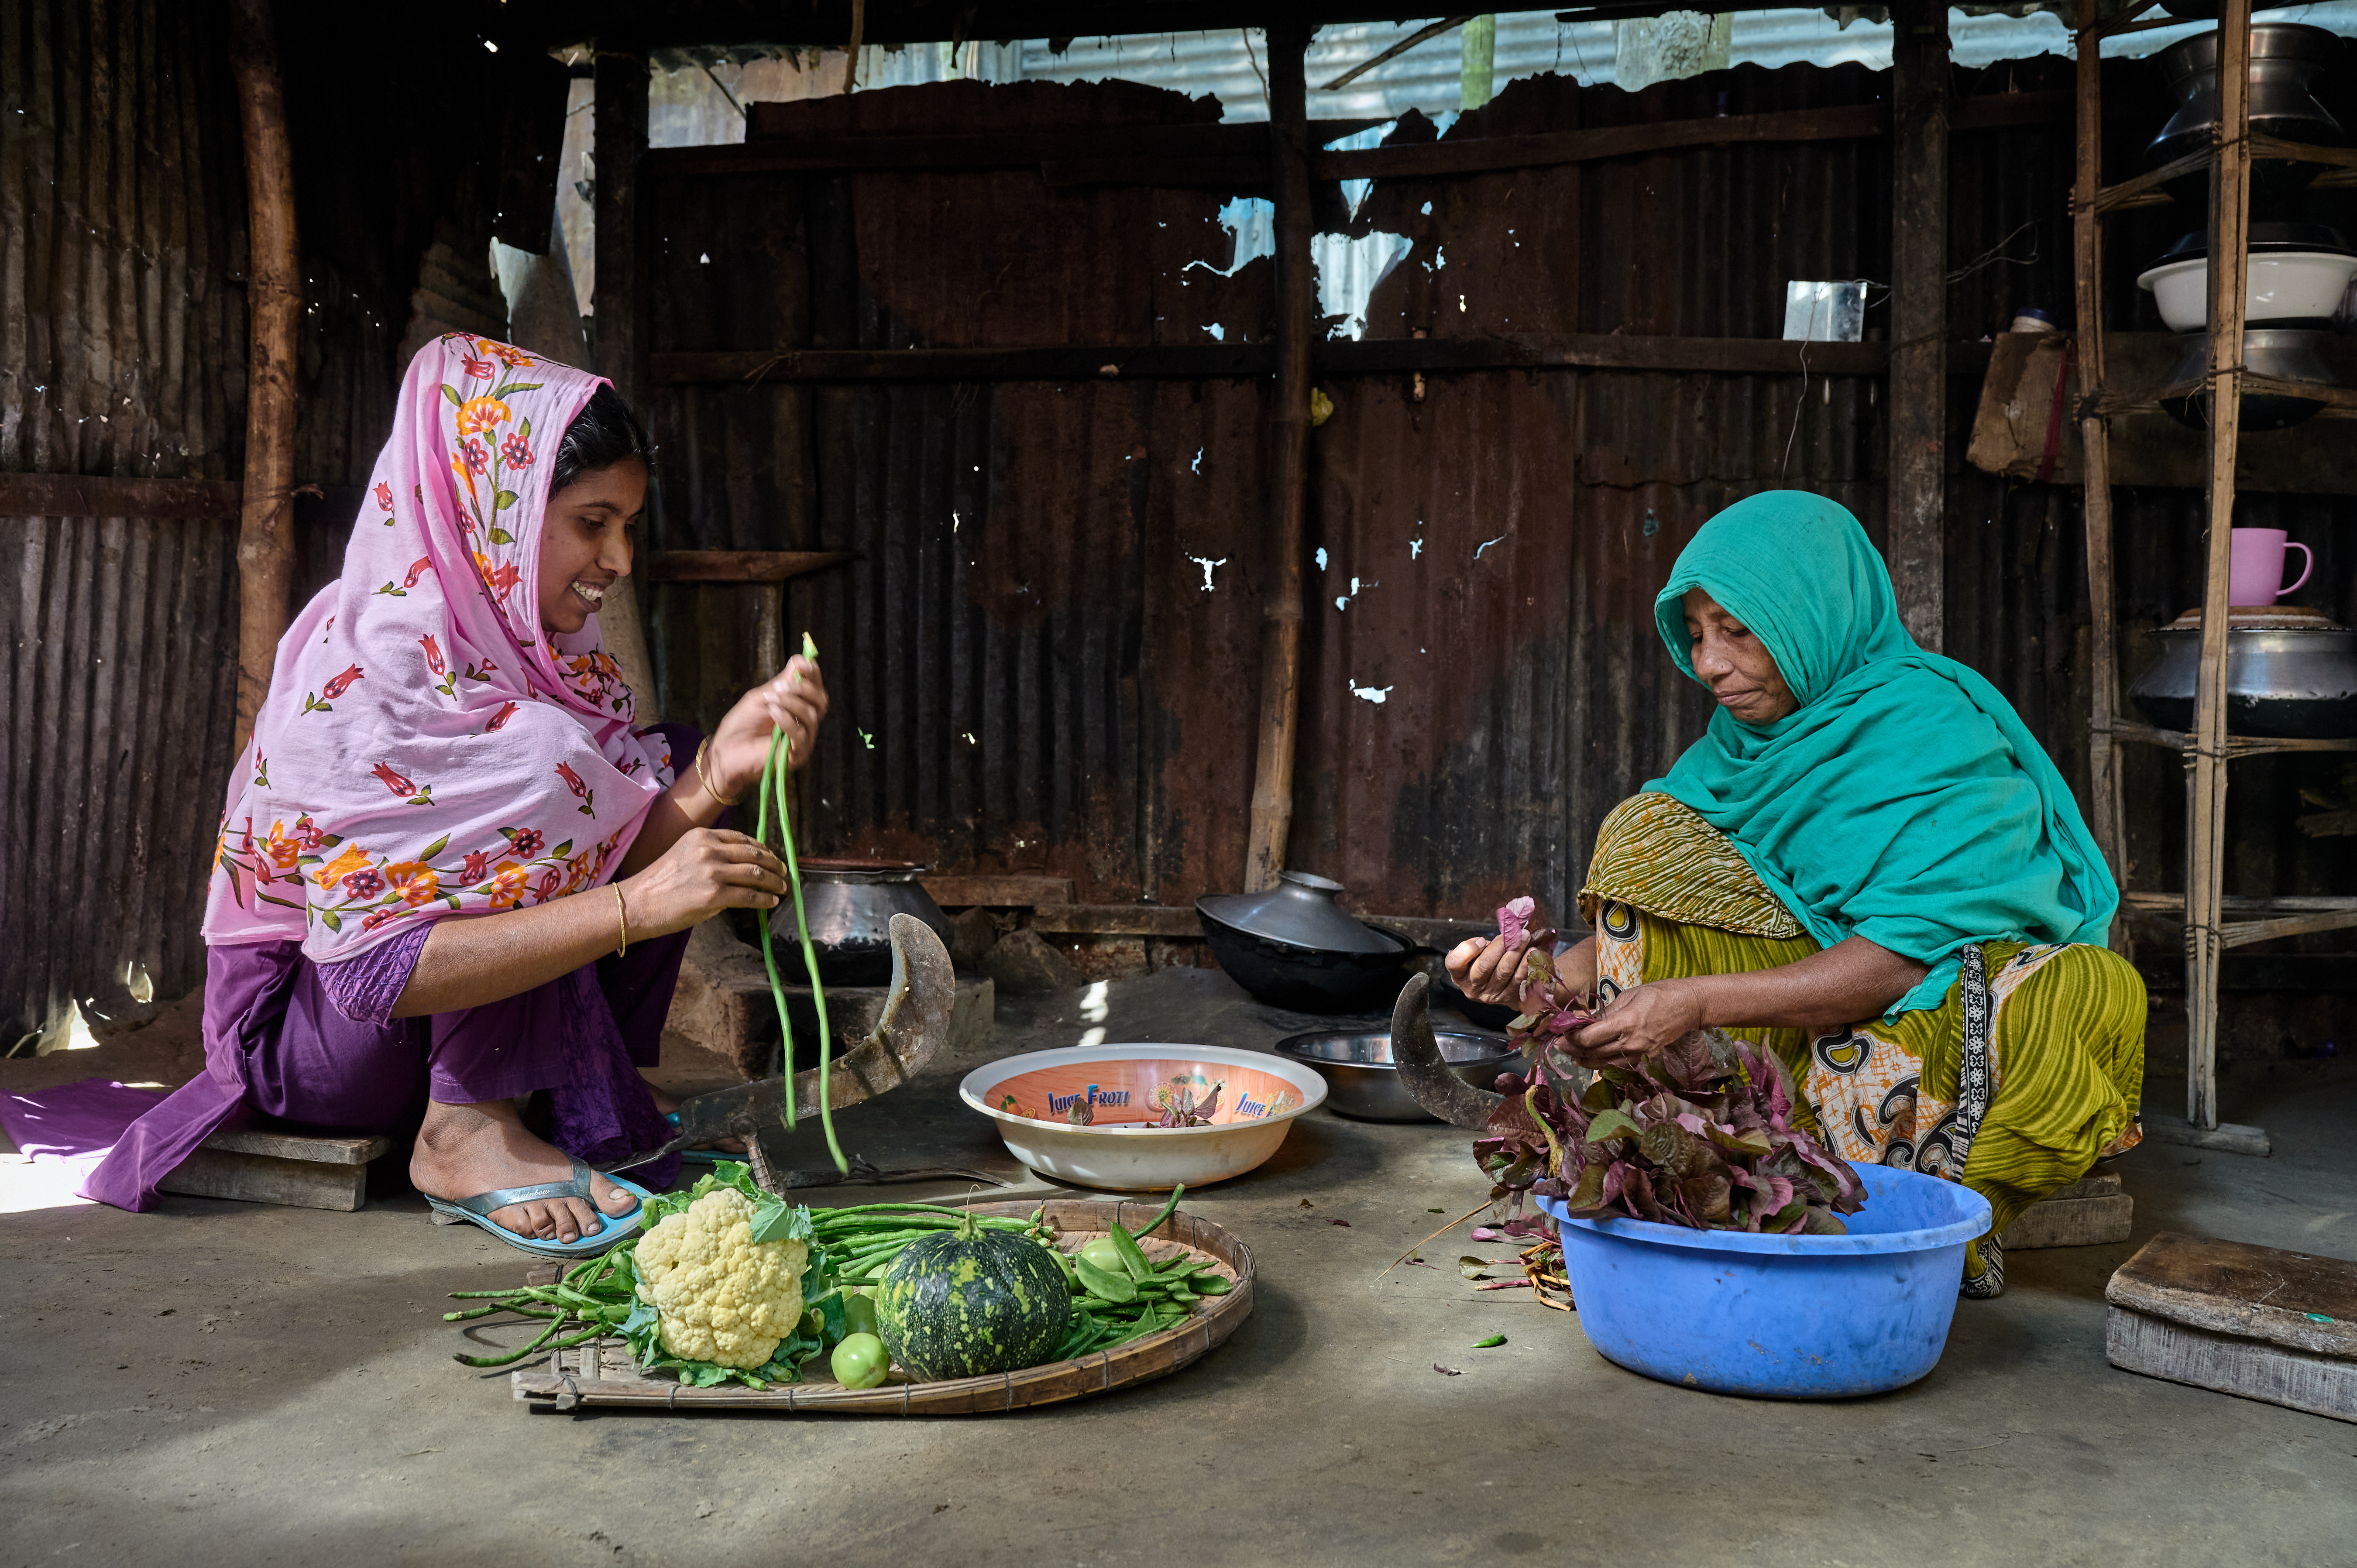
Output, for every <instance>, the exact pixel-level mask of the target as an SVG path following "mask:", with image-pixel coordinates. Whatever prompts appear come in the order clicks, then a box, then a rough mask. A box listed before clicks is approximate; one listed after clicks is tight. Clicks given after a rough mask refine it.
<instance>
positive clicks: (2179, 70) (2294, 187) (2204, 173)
mask: <svg viewBox="0 0 2357 1568" xmlns="http://www.w3.org/2000/svg"><path fill="white" fill-rule="evenodd" d="M2340 60H2341V39H2340V38H2337V37H2335V36H2334V35H2333V34H2331V33H2329V32H2327V31H2325V30H2324V29H2323V28H2322V27H2305V26H2302V25H2301V24H2299V23H2297V22H2263V23H2260V24H2258V25H2256V26H2255V27H2252V28H2251V67H2250V81H2251V86H2250V102H2251V129H2252V130H2253V131H2255V132H2256V133H2258V134H2260V135H2264V136H2275V137H2277V138H2280V139H2281V140H2283V141H2287V142H2307V143H2309V144H2310V145H2316V146H2325V147H2337V146H2340V145H2341V144H2342V143H2343V142H2345V141H2346V140H2347V139H2348V138H2347V135H2346V134H2345V133H2344V132H2343V131H2342V130H2341V123H2340V122H2339V121H2338V120H2335V119H2334V118H2333V117H2332V115H2331V113H2330V111H2328V110H2327V109H2326V108H2325V107H2324V105H2323V104H2321V103H2319V102H2317V100H2316V92H2315V83H2316V81H2317V79H2318V78H2319V77H2320V76H2322V75H2323V74H2324V73H2325V72H2326V71H2327V70H2330V69H2332V68H2333V67H2334V66H2336V65H2337V64H2339V62H2340ZM2160 69H2161V73H2162V75H2163V76H2164V77H2165V78H2166V79H2167V81H2168V82H2169V90H2170V91H2172V92H2174V93H2176V94H2177V100H2178V107H2177V113H2174V114H2172V115H2170V116H2169V123H2168V124H2166V125H2163V126H2162V127H2161V128H2160V134H2158V136H2155V137H2154V138H2153V139H2152V144H2151V145H2149V146H2148V147H2147V148H2146V149H2145V166H2146V167H2147V168H2159V167H2160V166H2163V165H2164V164H2169V163H2174V162H2175V161H2177V160H2178V159H2179V158H2181V157H2184V156H2187V155H2188V154H2190V153H2198V152H2201V151H2202V150H2204V149H2205V148H2207V147H2208V146H2209V145H2211V144H2212V141H2213V140H2215V138H2216V135H2217V129H2218V34H2217V31H2216V29H2214V28H2213V29H2212V30H2211V31H2209V32H2206V33H2196V34H2195V35H2194V36H2193V37H2191V38H2185V39H2182V40H2180V41H2179V42H2178V43H2175V44H2172V45H2170V46H2169V48H2166V49H2164V50H2162V51H2161V54H2160ZM2318 168H2319V166H2318V165H2315V164H2311V163H2299V162H2295V161H2292V160H2290V159H2287V158H2261V159H2258V160H2257V161H2255V162H2254V163H2253V164H2252V165H2251V195H2252V198H2253V199H2254V200H2256V201H2260V202H2266V201H2269V200H2272V199H2276V198H2278V197H2282V196H2287V195H2289V194H2291V193H2293V192H2295V191H2298V190H2299V189H2301V188H2304V187H2305V186H2306V185H2307V184H2308V182H2309V180H2311V179H2313V178H2315V177H2316V175H2317V172H2318ZM2167 189H2168V191H2169V195H2171V196H2172V197H2174V198H2176V199H2177V200H2178V201H2179V202H2180V203H2183V204H2185V205H2187V206H2190V207H2200V206H2201V205H2202V204H2203V203H2204V202H2206V201H2207V200H2208V199H2209V190H2210V171H2209V170H2207V169H2197V170H2195V171H2194V172H2192V173H2191V174H2188V175H2184V176H2180V177H2178V178H2176V179H2172V180H2170V181H2169V184H2168V187H2167Z"/></svg>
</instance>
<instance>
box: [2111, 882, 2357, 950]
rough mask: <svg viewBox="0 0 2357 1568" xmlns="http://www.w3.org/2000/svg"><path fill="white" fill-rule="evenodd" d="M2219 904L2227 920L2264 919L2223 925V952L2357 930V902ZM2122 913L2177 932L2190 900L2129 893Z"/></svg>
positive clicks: (2311, 899)
mask: <svg viewBox="0 0 2357 1568" xmlns="http://www.w3.org/2000/svg"><path fill="white" fill-rule="evenodd" d="M2218 904H2219V911H2220V913H2222V914H2230V915H2253V916H2257V917H2260V918H2256V919H2244V920H2233V921H2229V922H2227V923H2225V924H2223V925H2221V926H2220V927H2219V928H2218V945H2219V946H2220V947H2222V948H2240V947H2248V946H2250V945H2251V944H2252V943H2253V942H2271V941H2275V940H2278V939H2280V938H2284V937H2305V936H2310V935H2313V934H2314V933H2316V932H2318V931H2340V930H2346V929H2349V928H2351V927H2352V926H2357V898H2337V897H2335V898H2326V897H2277V898H2267V897H2259V898H2242V897H2226V898H2221V899H2219V900H2218ZM2120 908H2122V910H2123V911H2125V912H2126V913H2127V914H2129V915H2131V916H2133V917H2136V918H2141V919H2147V920H2151V921H2153V922H2155V923H2157V924H2166V925H2170V926H2177V927H2183V926H2184V924H2185V895H2183V894H2182V893H2123V894H2121V895H2120Z"/></svg>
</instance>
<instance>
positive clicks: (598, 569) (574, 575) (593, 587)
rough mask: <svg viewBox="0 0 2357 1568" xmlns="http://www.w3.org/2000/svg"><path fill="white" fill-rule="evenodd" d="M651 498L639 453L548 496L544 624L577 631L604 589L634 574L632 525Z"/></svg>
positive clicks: (542, 565) (558, 630) (542, 577)
mask: <svg viewBox="0 0 2357 1568" xmlns="http://www.w3.org/2000/svg"><path fill="white" fill-rule="evenodd" d="M646 500H647V466H646V465H645V464H644V463H642V462H640V460H639V459H637V458H636V457H625V458H623V459H622V460H621V461H620V462H619V463H615V464H612V465H610V466H608V467H603V468H593V469H591V470H590V471H589V472H587V473H586V474H583V475H581V476H580V477H579V478H576V479H575V480H574V481H573V482H572V483H571V484H569V485H567V486H565V488H564V489H561V490H559V491H557V492H556V493H555V494H554V495H553V496H551V497H549V498H548V515H547V517H546V519H545V520H544V521H543V522H542V524H541V530H540V624H541V625H542V627H543V628H545V629H547V630H548V631H550V632H555V633H563V632H574V631H579V630H580V629H581V628H583V627H585V626H587V624H588V623H589V618H590V617H591V616H593V615H595V614H597V607H598V606H599V604H601V603H602V602H603V601H604V599H605V597H606V590H607V589H608V588H609V587H611V586H612V585H614V584H615V583H616V582H617V581H618V580H619V579H621V578H623V577H627V576H629V575H630V554H631V543H630V528H631V525H632V524H633V523H635V522H636V521H637V520H638V515H639V512H640V509H641V508H643V507H644V506H645V505H646Z"/></svg>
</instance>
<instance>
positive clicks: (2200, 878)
mask: <svg viewBox="0 0 2357 1568" xmlns="http://www.w3.org/2000/svg"><path fill="white" fill-rule="evenodd" d="M2250 58H2251V0H2226V5H2225V8H2224V13H2223V15H2222V16H2220V17H2219V19H2218V134H2219V138H2220V143H2219V147H2218V156H2217V162H2216V163H2215V164H2213V165H2212V166H2211V171H2210V392H2211V412H2210V552H2209V554H2210V559H2209V571H2208V575H2207V576H2206V577H2205V579H2204V581H2203V584H2202V592H2201V678H2200V682H2199V684H2198V685H2197V686H2196V688H2195V693H2194V699H2193V744H2192V746H2190V748H2189V749H2188V751H2187V753H2186V759H2187V762H2188V763H2189V765H2190V768H2191V769H2192V778H2191V779H2190V780H2189V782H2190V785H2191V788H2190V789H2188V790H2187V791H2186V813H2187V819H2188V820H2187V823H2186V828H2187V832H2186V855H2185V860H2186V865H2185V912H2186V926H2187V929H2186V955H2185V967H2186V975H2185V1007H2186V1014H2187V1019H2186V1022H2187V1028H2186V1050H2187V1054H2188V1056H2189V1058H2190V1059H2189V1061H2188V1062H2187V1064H2186V1068H2187V1070H2186V1086H2185V1119H2186V1120H2187V1121H2188V1122H2191V1123H2192V1124H2193V1125H2195V1126H2196V1127H2204V1128H2214V1127H2216V1126H2217V1125H2218V1092H2217V1090H2218V959H2219V953H2220V950H2221V948H2222V945H2223V943H2222V932H2221V931H2220V929H2219V927H2220V920H2221V913H2220V907H2219V897H2220V894H2221V893H2222V884H2223V880H2224V876H2225V847H2226V763H2227V757H2226V643H2227V633H2228V631H2229V630H2230V629H2231V623H2230V621H2229V618H2228V607H2227V604H2226V574H2227V564H2228V562H2229V559H2230V557H2231V553H2232V550H2233V534H2232V531H2233V524H2234V449H2235V444H2236V440H2237V438H2238V437H2239V436H2240V435H2241V433H2242V413H2243V291H2244V263H2245V261H2246V257H2245V254H2244V249H2245V247H2244V239H2245V233H2246V231H2247V229H2248V227H2249V224H2250V217H2251V200H2250V171H2251V125H2250V107H2251V103H2250Z"/></svg>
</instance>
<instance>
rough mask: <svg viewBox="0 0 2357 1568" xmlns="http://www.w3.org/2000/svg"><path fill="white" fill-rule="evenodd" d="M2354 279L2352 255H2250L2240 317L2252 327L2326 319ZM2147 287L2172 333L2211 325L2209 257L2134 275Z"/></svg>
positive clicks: (2140, 285) (2355, 263)
mask: <svg viewBox="0 0 2357 1568" xmlns="http://www.w3.org/2000/svg"><path fill="white" fill-rule="evenodd" d="M2352 278H2357V256H2345V255H2338V254H2335V253H2334V252H2330V251H2277V252H2269V253H2265V254H2259V255H2254V256H2252V257H2251V258H2250V260H2249V263H2248V268H2247V272H2246V274H2245V278H2244V296H2243V298H2244V303H2243V311H2244V320H2245V321H2246V322H2248V324H2249V325H2251V326H2253V327H2257V326H2261V325H2263V324H2265V323H2267V322H2274V321H2318V322H2322V321H2328V320H2330V319H2331V317H2332V316H2333V314H2334V312H2336V311H2338V310H2339V309H2340V308H2341V296H2342V295H2345V294H2347V293H2348V292H2349V284H2350V280H2351V279H2352ZM2136 286H2137V287H2138V288H2144V289H2149V290H2151V291H2152V298H2153V303H2154V304H2155V305H2157V306H2159V307H2160V318H2161V320H2162V321H2163V322H2165V323H2167V324H2168V327H2169V330H2170V331H2171V332H2200V331H2202V330H2204V329H2206V328H2208V327H2209V325H2210V258H2209V257H2207V256H2194V257H2191V258H2190V259H2188V260H2186V261H2181V262H2169V263H2164V264H2163V265H2160V266H2157V267H2154V268H2152V269H2151V270H2150V271H2148V272H2146V273H2144V274H2141V275H2139V276H2138V277H2137V279H2136Z"/></svg>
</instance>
